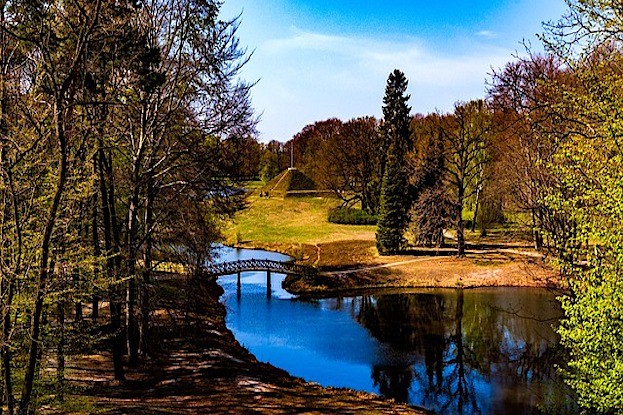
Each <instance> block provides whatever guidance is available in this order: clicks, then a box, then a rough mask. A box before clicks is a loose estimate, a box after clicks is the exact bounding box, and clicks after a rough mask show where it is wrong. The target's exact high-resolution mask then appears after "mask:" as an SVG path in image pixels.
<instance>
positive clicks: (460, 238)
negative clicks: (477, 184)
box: [455, 187, 465, 257]
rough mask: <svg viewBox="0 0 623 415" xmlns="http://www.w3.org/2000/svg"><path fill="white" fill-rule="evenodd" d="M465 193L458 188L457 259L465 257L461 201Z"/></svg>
mask: <svg viewBox="0 0 623 415" xmlns="http://www.w3.org/2000/svg"><path fill="white" fill-rule="evenodd" d="M464 194H465V191H464V189H463V188H462V187H460V188H459V192H458V198H457V204H456V213H455V214H456V245H457V252H456V255H457V256H458V257H464V256H465V233H464V230H465V222H463V199H464Z"/></svg>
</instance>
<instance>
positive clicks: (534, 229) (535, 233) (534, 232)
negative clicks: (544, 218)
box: [530, 209, 543, 250]
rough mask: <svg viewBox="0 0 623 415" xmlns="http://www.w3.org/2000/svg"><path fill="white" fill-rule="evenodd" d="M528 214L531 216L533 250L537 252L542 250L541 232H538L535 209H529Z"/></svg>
mask: <svg viewBox="0 0 623 415" xmlns="http://www.w3.org/2000/svg"><path fill="white" fill-rule="evenodd" d="M530 213H531V216H532V237H533V240H534V249H536V250H539V249H541V248H543V236H541V231H539V225H538V224H537V219H536V216H537V215H536V212H535V209H531V210H530Z"/></svg>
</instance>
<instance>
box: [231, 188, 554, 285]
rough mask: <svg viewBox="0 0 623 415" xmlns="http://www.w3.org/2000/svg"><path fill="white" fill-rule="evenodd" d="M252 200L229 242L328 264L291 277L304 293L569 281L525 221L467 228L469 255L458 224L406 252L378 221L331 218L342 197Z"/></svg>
mask: <svg viewBox="0 0 623 415" xmlns="http://www.w3.org/2000/svg"><path fill="white" fill-rule="evenodd" d="M247 202H248V207H247V208H246V209H245V210H244V211H243V212H241V213H240V215H239V216H238V218H237V219H236V223H234V224H232V225H231V227H230V229H229V231H228V235H229V241H228V242H229V243H230V244H231V245H234V246H236V247H240V248H251V249H253V248H256V249H265V250H269V251H274V252H279V253H283V254H286V255H289V256H291V257H293V258H294V259H295V260H296V261H297V262H298V263H300V264H304V265H311V266H314V267H316V268H317V269H318V270H319V271H320V275H319V277H318V278H315V279H302V278H289V279H288V281H287V288H288V290H289V291H291V292H292V293H294V294H299V295H326V294H330V293H343V292H352V291H357V290H362V289H370V288H424V287H444V288H475V287H554V288H563V289H564V288H565V281H563V280H561V279H560V278H559V277H558V275H557V273H556V272H555V271H554V268H553V267H552V266H551V265H550V264H549V263H548V261H547V260H546V259H544V258H543V255H542V254H541V253H539V252H537V251H535V250H534V249H533V248H532V247H531V243H530V233H529V232H527V233H526V232H525V231H522V229H523V228H522V226H520V225H519V224H507V225H506V227H502V228H499V229H492V230H489V231H488V232H487V233H486V236H483V235H482V234H481V232H480V230H477V231H476V232H471V231H469V230H466V232H465V236H466V240H467V244H468V247H467V255H466V256H465V258H456V257H455V252H456V250H455V249H454V248H453V247H452V232H448V233H447V236H448V238H447V241H448V243H449V246H448V247H446V248H441V249H434V248H432V249H428V248H414V249H412V250H410V251H407V252H405V253H404V254H403V255H393V256H380V255H379V254H378V252H377V249H376V245H375V231H376V227H375V226H352V225H337V224H334V223H329V222H328V221H327V215H328V212H329V210H330V209H331V208H332V207H334V206H335V205H336V204H337V203H339V202H337V201H336V200H335V199H326V198H320V197H315V198H312V197H307V198H285V199H281V198H270V199H266V198H259V197H258V196H257V195H255V194H251V195H250V196H249V197H248V199H247Z"/></svg>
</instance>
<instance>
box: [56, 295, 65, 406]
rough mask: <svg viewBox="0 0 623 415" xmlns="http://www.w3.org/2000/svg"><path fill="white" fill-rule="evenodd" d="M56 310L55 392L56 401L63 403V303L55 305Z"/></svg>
mask: <svg viewBox="0 0 623 415" xmlns="http://www.w3.org/2000/svg"><path fill="white" fill-rule="evenodd" d="M57 309H58V346H57V353H56V358H57V367H56V391H57V396H58V399H59V400H60V401H61V402H64V401H65V302H64V301H63V300H62V299H61V300H59V301H58V304H57Z"/></svg>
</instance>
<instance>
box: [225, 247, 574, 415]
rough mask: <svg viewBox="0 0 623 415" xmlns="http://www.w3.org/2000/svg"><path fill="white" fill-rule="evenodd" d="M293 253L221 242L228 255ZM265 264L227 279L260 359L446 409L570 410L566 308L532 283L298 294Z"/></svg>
mask: <svg viewBox="0 0 623 415" xmlns="http://www.w3.org/2000/svg"><path fill="white" fill-rule="evenodd" d="M250 258H257V259H273V260H286V259H287V257H286V256H284V255H280V254H275V253H271V252H266V251H251V250H233V249H228V248H224V249H223V250H222V255H221V258H220V260H221V261H229V260H235V259H250ZM283 278H284V275H280V274H272V275H271V278H270V284H269V287H270V289H268V288H267V275H266V273H264V272H249V273H243V274H242V278H241V285H240V288H239V287H238V284H237V276H235V275H234V276H224V277H221V278H220V279H219V282H220V284H221V286H222V287H223V288H224V290H225V294H224V296H223V300H224V302H225V305H226V307H227V319H226V322H227V326H228V327H229V329H230V330H231V331H232V332H233V333H234V335H235V336H236V339H238V341H239V342H240V343H241V344H242V345H244V346H245V347H247V348H248V349H249V350H250V351H251V352H252V353H253V354H254V355H255V356H256V357H257V358H258V359H259V360H261V361H266V362H270V363H271V364H273V365H274V366H277V367H279V368H282V369H285V370H287V371H288V372H290V373H291V374H293V375H295V376H299V377H302V378H304V379H305V380H308V381H313V382H317V383H319V384H321V385H323V386H337V387H348V388H352V389H357V390H363V391H368V392H373V393H377V394H381V395H384V396H387V397H391V398H394V399H396V400H397V401H399V402H404V403H407V404H410V405H414V406H419V407H424V408H427V409H429V410H432V411H434V412H436V413H439V414H483V415H486V414H508V415H512V414H521V415H523V414H526V415H527V414H542V413H544V414H547V413H565V414H566V413H573V412H575V408H574V407H573V405H571V404H570V399H569V398H568V395H567V393H566V392H565V391H566V389H565V388H564V387H563V386H562V382H561V381H560V379H559V377H558V375H557V372H556V368H555V365H557V364H560V363H561V362H562V361H561V352H560V347H559V346H558V336H557V335H556V333H555V332H554V330H553V329H552V325H555V324H556V323H557V321H558V319H559V318H560V316H561V314H562V312H561V309H560V306H559V305H558V303H557V301H556V299H555V297H554V295H553V294H551V293H550V292H548V291H546V290H542V289H531V288H487V289H471V290H458V289H418V290H400V291H394V292H391V291H384V292H382V291H378V292H374V293H373V294H370V295H362V296H356V297H340V298H328V299H321V300H300V299H297V298H295V297H293V296H292V295H290V294H289V293H287V292H286V291H284V290H283V289H282V288H281V281H282V280H283Z"/></svg>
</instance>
